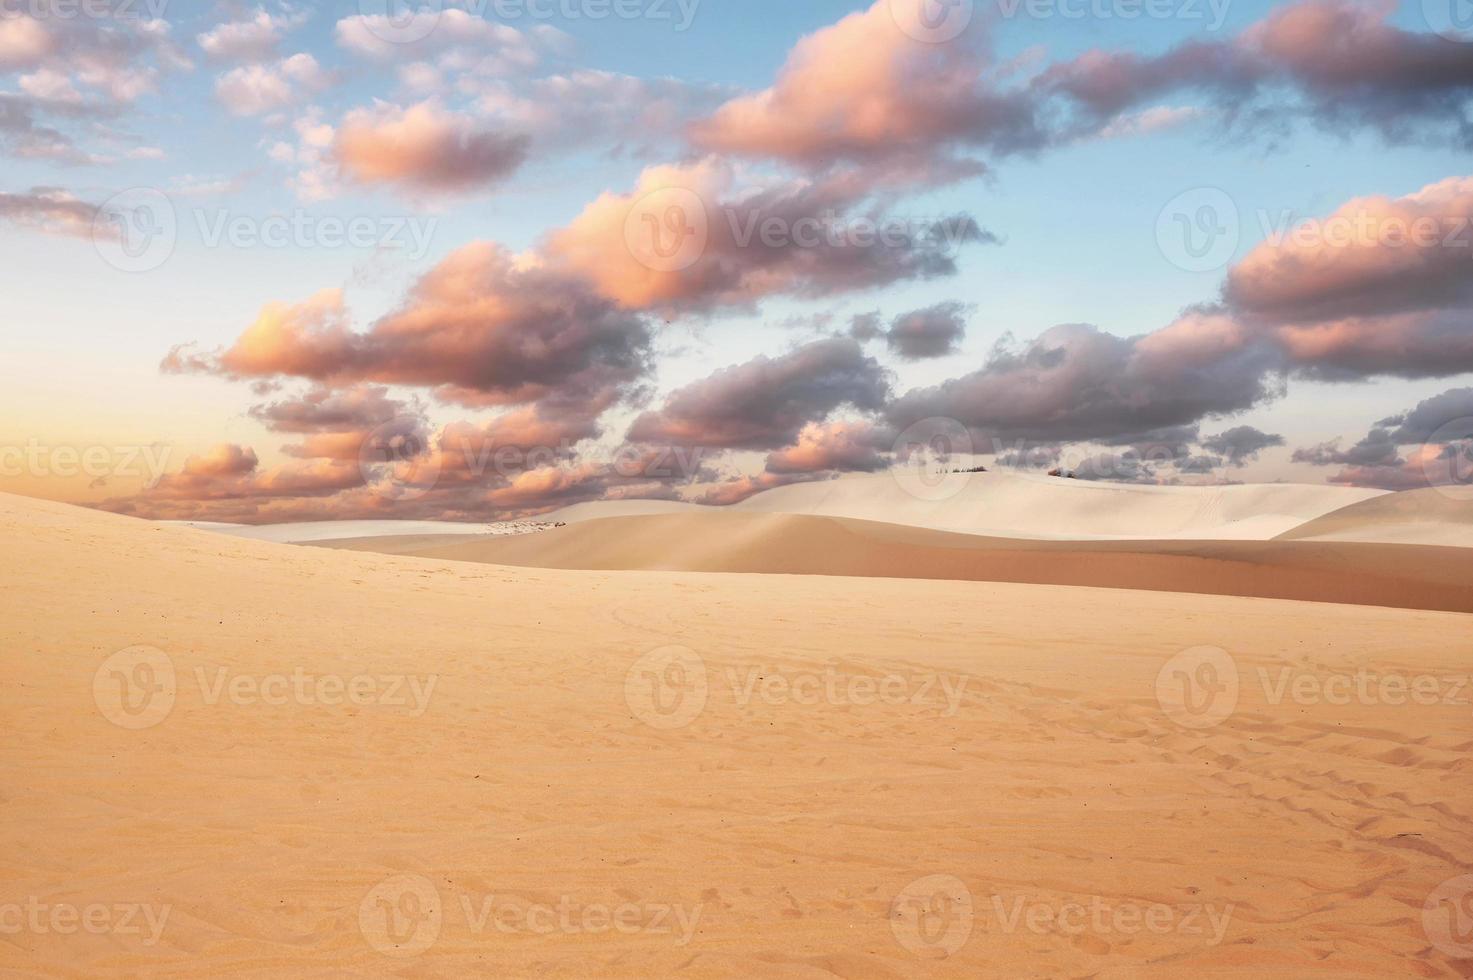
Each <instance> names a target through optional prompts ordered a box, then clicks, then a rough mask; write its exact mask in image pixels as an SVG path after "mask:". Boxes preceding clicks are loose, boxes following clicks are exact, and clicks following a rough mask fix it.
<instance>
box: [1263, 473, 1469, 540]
mask: <svg viewBox="0 0 1473 980" xmlns="http://www.w3.org/2000/svg"><path fill="white" fill-rule="evenodd" d="M1279 537H1280V538H1282V539H1284V540H1286V541H1308V540H1314V541H1374V542H1384V543H1391V542H1395V543H1400V544H1434V545H1443V546H1452V547H1462V548H1473V492H1470V491H1469V490H1468V489H1466V488H1461V487H1458V488H1453V489H1451V490H1449V489H1438V488H1429V489H1426V490H1407V491H1405V492H1403V493H1393V494H1387V495H1386V496H1384V497H1375V498H1372V499H1370V500H1364V501H1361V502H1360V503H1356V504H1351V505H1350V506H1349V507H1345V508H1342V509H1340V510H1336V511H1332V512H1330V513H1328V514H1326V515H1324V516H1323V517H1318V518H1316V519H1314V520H1312V521H1306V522H1305V523H1303V524H1301V525H1299V526H1298V527H1296V528H1293V529H1292V530H1290V531H1288V532H1286V533H1284V534H1281V535H1279Z"/></svg>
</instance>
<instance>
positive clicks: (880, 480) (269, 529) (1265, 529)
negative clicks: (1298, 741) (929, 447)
mask: <svg viewBox="0 0 1473 980" xmlns="http://www.w3.org/2000/svg"><path fill="white" fill-rule="evenodd" d="M1384 495H1385V491H1382V490H1365V489H1358V488H1353V487H1335V486H1305V485H1297V484H1281V483H1275V484H1258V485H1227V486H1180V487H1174V486H1135V485H1126V484H1116V483H1091V482H1088V481H1084V480H1064V479H1055V478H1052V477H1046V476H1038V475H1034V474H1029V473H1021V472H1017V471H1012V470H1005V471H1002V472H996V473H965V474H950V475H934V474H920V473H904V472H901V473H900V474H899V475H898V476H897V475H895V474H882V475H880V476H852V477H845V478H843V479H839V480H829V481H818V482H814V483H798V484H793V485H791V486H786V487H778V488H777V489H774V490H768V491H765V492H763V493H759V494H757V495H756V496H753V497H750V498H748V499H747V500H744V501H742V502H741V503H739V504H734V505H732V506H729V507H709V506H700V505H698V504H691V503H686V502H683V501H678V500H598V501H590V502H585V503H578V504H573V505H571V506H568V507H563V508H560V509H557V510H554V511H551V512H550V513H544V514H538V515H536V516H534V517H529V518H527V519H526V520H525V521H522V522H514V523H512V524H504V525H484V526H478V525H464V524H454V523H446V522H438V521H336V522H334V521H322V522H312V523H303V524H274V525H263V526H256V527H245V526H242V525H204V524H200V525H193V526H198V527H201V528H202V529H205V530H224V531H225V532H226V533H231V534H237V535H240V536H242V537H250V538H257V539H259V540H263V541H283V542H293V543H312V542H318V541H328V540H347V539H358V538H370V537H386V536H387V537H405V536H425V535H435V534H443V535H462V534H480V533H488V532H502V531H505V530H507V529H512V530H516V529H517V528H516V523H520V524H522V525H526V524H529V523H535V524H538V525H542V526H547V525H555V524H578V523H582V522H584V521H594V520H604V519H606V518H610V517H655V516H664V515H673V514H679V515H687V516H689V515H694V514H718V515H719V514H728V513H754V514H803V515H808V516H812V517H841V518H846V519H849V520H857V521H878V522H884V523H887V524H901V525H904V526H907V527H920V528H929V529H931V530H934V531H953V532H956V533H959V534H980V535H985V536H989V537H1003V538H1036V539H1057V540H1071V541H1099V540H1134V539H1149V540H1158V539H1172V540H1198V541H1217V540H1249V541H1267V540H1269V539H1271V538H1274V537H1277V536H1279V535H1282V534H1285V533H1287V532H1290V531H1292V530H1294V529H1295V528H1298V527H1301V526H1303V525H1304V524H1305V523H1306V522H1308V521H1312V520H1315V519H1316V518H1320V517H1323V516H1325V515H1327V514H1332V513H1335V512H1337V511H1340V510H1343V509H1345V508H1347V507H1350V506H1353V505H1355V504H1359V503H1361V502H1363V501H1369V500H1373V499H1376V498H1379V497H1382V496H1384ZM1469 506H1473V505H1469ZM1388 540H1391V539H1388ZM1405 543H1412V544H1415V543H1422V542H1420V541H1415V542H1405Z"/></svg>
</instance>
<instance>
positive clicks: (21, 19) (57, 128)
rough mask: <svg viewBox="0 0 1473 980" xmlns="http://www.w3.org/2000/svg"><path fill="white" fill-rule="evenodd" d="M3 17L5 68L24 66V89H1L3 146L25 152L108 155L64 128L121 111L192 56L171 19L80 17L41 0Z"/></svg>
mask: <svg viewBox="0 0 1473 980" xmlns="http://www.w3.org/2000/svg"><path fill="white" fill-rule="evenodd" d="M20 7H21V8H24V9H17V10H15V11H12V12H10V13H8V14H7V15H5V16H0V74H6V73H11V72H25V73H27V74H24V75H22V76H21V77H20V79H19V80H18V85H19V89H20V91H19V92H3V93H0V152H4V153H6V154H8V155H10V156H15V157H19V158H22V159H35V160H49V161H53V162H59V163H66V164H73V165H76V164H95V163H102V162H107V158H106V157H104V156H101V155H98V154H96V153H93V152H89V151H86V150H83V149H81V148H79V147H78V146H77V145H76V142H75V139H74V137H73V136H72V135H70V134H69V133H68V132H67V130H68V129H70V128H72V127H73V126H75V125H76V124H79V123H82V124H86V131H87V132H88V134H89V135H91V134H95V133H97V132H102V131H105V130H104V129H103V127H102V126H100V125H99V123H102V122H104V121H106V120H110V119H113V118H116V117H118V116H120V115H122V114H123V112H124V111H126V110H127V109H128V108H129V107H130V106H131V105H132V104H133V103H134V102H135V101H137V100H138V99H140V98H141V97H143V96H145V95H148V94H150V93H153V92H155V91H157V90H158V86H159V82H160V80H161V79H162V78H163V77H164V75H165V74H166V73H167V72H170V71H176V70H183V69H188V68H189V67H191V63H190V61H189V59H188V58H187V57H186V56H185V55H184V53H183V51H182V50H181V49H180V48H179V46H178V45H177V44H175V43H174V41H173V40H172V38H171V37H170V29H169V24H168V23H167V22H165V21H163V20H160V19H154V18H148V17H142V16H121V15H119V16H103V17H98V16H77V15H76V14H77V11H76V10H75V9H72V10H71V11H70V12H67V11H61V10H59V9H54V7H55V5H54V3H53V2H52V0H36V2H34V3H29V4H22V5H20Z"/></svg>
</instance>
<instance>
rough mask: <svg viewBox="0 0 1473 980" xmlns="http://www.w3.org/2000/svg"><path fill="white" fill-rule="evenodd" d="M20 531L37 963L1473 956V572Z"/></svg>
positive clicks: (6, 590) (18, 845)
mask: <svg viewBox="0 0 1473 980" xmlns="http://www.w3.org/2000/svg"><path fill="white" fill-rule="evenodd" d="M0 546H3V548H4V550H5V554H6V556H7V561H6V562H5V563H3V565H0V603H3V610H0V611H3V613H4V615H3V616H0V656H3V657H4V666H5V672H6V684H5V686H4V689H3V690H4V694H3V696H0V725H3V728H4V731H5V732H6V737H5V739H4V740H3V741H0V763H3V765H4V771H5V773H6V779H5V781H4V783H3V784H0V881H3V882H4V886H3V889H0V923H3V924H6V926H7V928H6V929H4V930H3V931H0V972H4V973H5V974H6V975H16V976H58V977H61V976H65V977H80V976H99V975H148V976H163V977H172V976H178V977H184V976H203V975H224V974H227V973H228V974H249V975H259V976H282V975H288V976H328V975H332V976H391V975H392V976H427V977H428V976H464V975H488V974H494V975H509V976H531V975H546V976H567V977H587V976H611V977H648V976H655V975H671V974H677V973H678V974H680V975H682V976H692V977H708V976H709V977H744V976H752V975H761V976H772V977H818V976H844V977H871V976H876V977H909V976H956V977H978V976H1049V977H1057V976H1085V975H1088V976H1099V977H1180V976H1203V977H1210V976H1227V975H1253V976H1294V977H1308V976H1324V977H1377V976H1408V975H1410V976H1423V977H1439V976H1444V977H1454V976H1464V975H1466V973H1467V967H1466V961H1461V960H1456V959H1453V955H1454V954H1456V953H1457V952H1458V947H1457V946H1456V945H1455V944H1454V943H1455V940H1456V937H1455V936H1452V934H1451V933H1449V932H1448V925H1447V912H1446V906H1444V905H1442V904H1440V902H1441V901H1442V900H1443V899H1448V900H1450V901H1452V902H1454V903H1456V901H1457V900H1458V899H1459V896H1460V895H1461V894H1462V893H1460V892H1458V891H1457V887H1458V886H1457V882H1458V881H1459V880H1460V879H1458V877H1457V876H1459V875H1462V874H1464V873H1465V872H1466V869H1467V868H1468V866H1469V863H1470V861H1473V831H1470V828H1469V824H1468V821H1467V819H1466V815H1467V813H1468V812H1469V810H1470V807H1473V780H1470V779H1469V775H1470V773H1469V765H1470V764H1469V755H1468V750H1469V748H1470V746H1473V713H1470V712H1469V710H1468V707H1467V705H1466V704H1462V705H1458V704H1451V703H1444V702H1443V701H1442V700H1440V699H1433V700H1431V701H1419V702H1416V703H1413V702H1411V701H1410V700H1408V699H1407V698H1406V696H1405V690H1406V689H1405V688H1402V689H1401V691H1402V696H1401V697H1399V698H1397V697H1391V696H1385V697H1376V698H1373V699H1371V700H1363V699H1359V698H1354V697H1352V698H1349V699H1344V698H1339V697H1329V696H1322V697H1306V696H1304V695H1303V691H1304V689H1305V685H1306V684H1307V685H1308V688H1309V689H1310V691H1311V693H1312V691H1313V690H1315V689H1317V688H1316V687H1315V685H1321V686H1322V689H1323V690H1326V691H1329V690H1331V689H1332V688H1331V687H1330V685H1331V684H1332V683H1333V682H1334V681H1335V680H1336V679H1344V678H1346V677H1349V676H1351V675H1352V674H1354V675H1357V676H1359V675H1362V674H1367V673H1369V675H1370V676H1373V677H1380V678H1385V677H1390V678H1393V679H1398V680H1402V681H1405V680H1407V679H1415V678H1420V677H1429V678H1454V677H1457V676H1460V675H1461V676H1464V677H1466V675H1467V674H1468V673H1469V671H1470V666H1473V665H1470V662H1469V650H1468V647H1467V644H1466V643H1462V642H1449V641H1450V640H1454V639H1456V638H1461V637H1466V636H1467V635H1468V630H1469V626H1470V624H1473V619H1470V618H1469V617H1468V616H1467V615H1464V614H1452V613H1435V612H1419V611H1407V610H1394V609H1384V608H1370V607H1355V606H1335V605H1321V604H1312V603H1297V602H1285V601H1277V600H1261V599H1260V600H1246V599H1236V598H1223V597H1213V596H1183V595H1177V594H1163V593H1149V592H1120V591H1108V590H1096V589H1077V588H1061V587H1051V586H1025V585H1010V584H993V583H974V582H921V581H894V580H878V579H856V578H848V579H839V578H833V577H825V576H809V577H777V576H758V575H747V576H693V575H690V574H688V573H646V572H628V573H619V574H610V573H599V572H565V571H546V570H540V569H505V568H497V567H493V566H485V565H471V564H461V563H452V562H439V561H430V560H422V559H406V558H394V557H386V556H380V555H366V554H355V553H350V552H344V551H331V550H326V549H316V548H298V547H288V546H283V545H276V544H271V543H265V542H260V541H252V540H245V539H238V538H231V537H226V536H221V535H213V534H206V533H203V532H200V531H194V530H190V529H184V528H161V527H157V526H154V525H150V524H147V523H144V522H140V521H134V520H129V519H126V518H121V517H115V516H111V515H106V514H99V513H94V512H88V511H82V510H77V509H74V508H69V507H65V506H62V505H56V504H46V503H39V502H34V501H28V500H21V499H18V498H14V497H7V496H0ZM1203 646H1208V647H1217V648H1221V650H1220V651H1217V652H1208V653H1205V654H1204V653H1200V652H1191V653H1187V654H1183V653H1182V651H1185V650H1189V648H1193V649H1194V648H1199V647H1203ZM145 647H146V648H147V650H144V648H145ZM149 651H152V652H149ZM1200 657H1205V658H1206V659H1205V660H1204V661H1202V662H1203V663H1210V664H1211V665H1213V666H1214V668H1215V669H1216V670H1217V671H1218V673H1216V674H1215V675H1214V677H1216V678H1217V680H1218V682H1219V683H1218V684H1217V686H1215V687H1213V688H1211V689H1206V690H1207V693H1206V698H1207V700H1206V701H1205V702H1204V703H1202V704H1194V705H1193V707H1197V708H1199V709H1201V711H1200V712H1199V713H1198V714H1196V715H1192V714H1191V713H1190V712H1187V713H1185V714H1184V713H1183V708H1184V702H1182V701H1181V700H1180V699H1179V698H1177V696H1176V694H1174V693H1173V692H1174V691H1175V687H1173V685H1175V684H1177V683H1178V681H1183V682H1186V681H1188V680H1190V678H1193V677H1197V676H1199V675H1200V674H1201V673H1202V670H1201V664H1199V663H1197V661H1196V660H1194V659H1193V658H1200ZM1183 658H1185V659H1183ZM144 668H148V669H144ZM1260 672H1262V674H1260ZM295 677H302V678H305V679H306V684H305V686H303V687H299V688H296V689H295V691H296V693H291V692H293V690H294V688H293V687H292V684H293V683H294V682H293V681H292V680H291V679H292V678H295ZM396 678H397V679H398V680H399V681H406V683H404V684H402V685H398V686H394V687H392V689H391V686H390V685H391V683H393V682H394V681H395V679H396ZM1262 678H1268V679H1269V680H1271V683H1268V682H1264V681H1262ZM276 679H282V680H283V681H284V682H285V683H283V684H282V685H280V686H277V685H275V684H274V683H273V681H275V680H276ZM406 679H407V680H406ZM1229 679H1231V680H1232V681H1234V682H1235V684H1234V687H1235V688H1236V689H1235V690H1232V691H1231V694H1232V696H1231V697H1229V696H1228V694H1227V693H1226V692H1227V691H1228V688H1227V687H1225V686H1224V683H1225V682H1226V681H1228V680H1229ZM407 681H413V682H414V684H413V685H411V684H409V683H408V682H407ZM328 682H334V683H335V685H336V686H331V685H329V683H328ZM360 682H366V685H367V687H366V690H367V691H368V695H369V696H367V697H363V698H359V699H357V701H356V703H355V702H353V701H346V702H345V700H344V695H343V691H344V690H356V689H358V687H357V686H358V685H359V683H360ZM1301 682H1302V683H1301ZM1438 683H1444V682H1442V681H1439V682H1438ZM1285 690H1292V691H1296V692H1299V694H1297V695H1295V696H1292V697H1290V696H1285V695H1284V694H1283V693H1282V692H1283V691H1285ZM1373 690H1377V688H1374V685H1373ZM1379 690H1384V688H1380V689H1379ZM414 691H418V692H419V693H420V694H425V693H426V691H428V696H426V697H423V698H420V697H418V696H417V695H415V694H413V693H412V692H414ZM897 691H898V695H897V693H896V692H897ZM1276 691H1277V692H1279V693H1278V694H1275V692H1276ZM270 692H276V694H277V695H278V696H277V697H272V695H271V693H270ZM283 692H286V696H285V697H280V696H279V695H281V694H282V693H283ZM1444 693H1445V694H1446V695H1447V696H1448V697H1453V696H1454V694H1453V692H1452V691H1451V690H1450V689H1445V690H1444ZM1463 695H1464V696H1466V691H1465V692H1463ZM1296 698H1297V699H1296ZM1234 706H1235V710H1232V709H1234ZM1204 723H1206V724H1207V725H1209V726H1210V727H1201V726H1202V725H1203V724H1204ZM1189 725H1190V726H1195V727H1188V726H1189ZM28 906H32V907H35V908H38V909H41V911H40V913H39V918H36V919H25V918H22V917H23V916H25V915H27V914H28V913H27V912H26V908H27V907H28ZM140 909H141V910H142V911H141V912H140ZM68 910H70V911H68ZM78 910H80V911H81V912H85V913H86V914H88V915H91V914H92V912H93V911H96V912H97V913H98V915H99V916H100V917H99V918H97V919H95V920H92V919H89V920H88V921H93V922H94V923H100V924H101V925H102V926H104V927H106V928H104V929H103V930H102V931H92V930H89V929H80V928H77V927H76V919H75V918H72V917H70V916H72V915H73V914H74V913H76V912H78ZM58 912H66V914H65V915H61V916H60V917H54V916H55V915H56V914H57V913H58ZM12 913H13V914H12ZM616 917H617V918H616ZM16 922H26V923H28V924H27V925H25V926H23V927H22V928H21V929H20V930H19V931H15V930H14V929H12V928H10V926H13V925H14V924H15V923H16ZM36 923H39V925H37V924H36ZM52 923H61V924H62V925H63V926H64V928H53V927H52ZM68 923H70V925H69V926H68V925H67V924H68ZM124 923H127V925H126V927H125V926H124ZM615 923H617V925H616V924H615ZM1147 923H1149V925H1147ZM154 925H157V926H160V928H158V929H157V930H156V931H155V930H154V929H153V926H154Z"/></svg>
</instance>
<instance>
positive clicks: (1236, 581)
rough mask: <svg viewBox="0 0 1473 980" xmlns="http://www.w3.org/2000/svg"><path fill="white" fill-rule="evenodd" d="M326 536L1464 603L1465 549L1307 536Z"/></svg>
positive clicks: (517, 551) (780, 568)
mask: <svg viewBox="0 0 1473 980" xmlns="http://www.w3.org/2000/svg"><path fill="white" fill-rule="evenodd" d="M327 544H328V545H329V546H337V547H347V548H352V549H356V550H367V551H381V552H385V553H391V554H401V555H418V556H421V557H426V558H439V559H448V560H451V561H475V562H485V563H489V564H493V565H521V566H534V567H541V568H568V569H602V570H615V569H643V570H648V571H657V570H664V571H688V572H763V573H780V574H790V575H850V576H880V577H888V578H924V579H966V580H972V581H993V582H1026V583H1035V584H1048V585H1087V586H1098V587H1106V588H1120V589H1149V590H1152V591H1158V592H1194V593H1207V594H1211V595H1237V596H1258V597H1264V598H1279V599H1301V600H1310V601H1316V602H1346V603H1356V604H1365V605H1380V606H1400V607H1405V608H1413V609H1445V610H1453V611H1460V612H1473V550H1470V549H1436V550H1429V549H1427V548H1424V547H1418V546H1414V545H1395V544H1346V543H1326V542H1310V541H1295V542H1289V541H1280V542H1259V541H1216V542H1196V541H1129V542H1121V541H1028V540H1021V539H1009V538H984V537H978V536H973V535H964V534H950V533H946V532H942V531H929V530H925V529H922V528H911V527H902V526H899V525H894V524H880V523H876V522H870V521H848V520H839V519H835V518H828V517H800V516H794V515H790V514H747V513H739V512H724V513H701V514H686V515H665V516H654V517H623V518H612V519H609V520H594V521H587V522H585V523H582V524H574V525H569V526H567V527H562V528H557V529H555V530H550V531H543V532H540V533H537V534H529V535H523V536H519V537H512V538H482V537H455V538H435V537H428V538H425V537H421V538H386V539H373V538H368V539H360V540H353V541H345V542H327Z"/></svg>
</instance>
